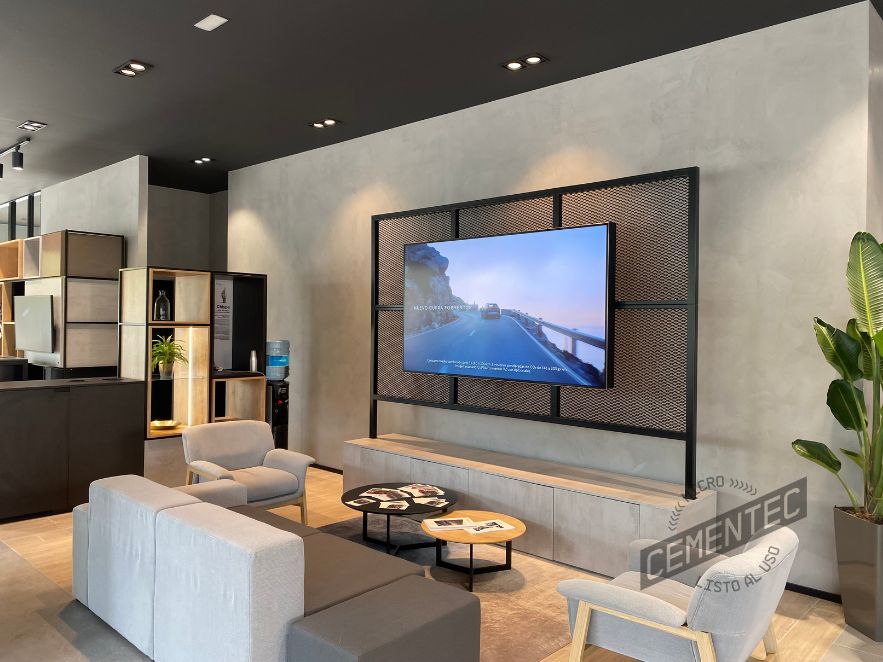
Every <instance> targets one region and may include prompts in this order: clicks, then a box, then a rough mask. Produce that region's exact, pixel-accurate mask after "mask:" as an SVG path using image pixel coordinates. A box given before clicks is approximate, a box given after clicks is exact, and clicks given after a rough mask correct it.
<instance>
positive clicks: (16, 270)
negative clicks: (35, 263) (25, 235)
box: [0, 239, 22, 280]
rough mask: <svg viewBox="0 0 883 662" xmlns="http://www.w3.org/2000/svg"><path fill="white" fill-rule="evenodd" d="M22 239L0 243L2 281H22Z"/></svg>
mask: <svg viewBox="0 0 883 662" xmlns="http://www.w3.org/2000/svg"><path fill="white" fill-rule="evenodd" d="M21 243H22V242H21V239H14V240H12V241H4V242H3V243H0V280H20V279H21V272H22V249H21Z"/></svg>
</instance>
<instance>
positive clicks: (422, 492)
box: [401, 483, 445, 497]
mask: <svg viewBox="0 0 883 662" xmlns="http://www.w3.org/2000/svg"><path fill="white" fill-rule="evenodd" d="M401 490H402V492H407V493H408V495H409V496H412V497H437V496H442V495H444V493H445V492H444V490H440V489H439V488H437V487H436V486H435V485H426V484H424V483H411V484H410V485H405V486H404V487H402V488H401Z"/></svg>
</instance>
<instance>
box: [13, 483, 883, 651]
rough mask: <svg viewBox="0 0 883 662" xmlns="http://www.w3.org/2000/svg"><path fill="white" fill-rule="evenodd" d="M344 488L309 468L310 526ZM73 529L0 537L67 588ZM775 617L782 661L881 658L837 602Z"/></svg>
mask: <svg viewBox="0 0 883 662" xmlns="http://www.w3.org/2000/svg"><path fill="white" fill-rule="evenodd" d="M342 490H343V480H342V477H341V476H340V475H338V474H335V473H332V472H329V471H323V470H320V469H315V468H312V467H311V468H310V470H309V474H308V477H307V499H308V507H309V524H310V525H311V526H315V527H321V526H325V525H326V524H332V523H334V522H338V521H342V520H345V519H349V518H351V517H352V516H353V512H352V511H351V510H350V509H349V508H347V507H346V506H344V505H343V504H342V503H341V502H340V494H341V493H342ZM275 512H278V513H279V514H281V515H284V516H286V517H289V518H291V519H294V520H298V519H299V511H298V509H297V508H296V507H294V506H286V507H284V508H279V509H277V510H276V511H275ZM71 535H72V531H71V515H70V514H69V513H68V514H64V515H53V516H50V517H43V518H39V519H31V520H23V521H19V522H11V523H7V524H2V525H0V542H3V543H4V544H6V545H7V546H8V547H10V548H11V549H12V550H13V551H15V552H16V553H17V554H18V555H19V556H21V557H22V558H24V559H25V560H26V561H28V562H29V563H30V564H31V565H33V566H34V567H35V568H36V569H37V570H39V571H40V572H42V573H43V574H44V575H46V576H47V577H48V578H49V579H50V580H52V581H53V582H55V583H56V584H58V585H59V586H60V587H62V588H63V589H65V590H67V591H68V592H70V591H71ZM773 623H774V627H775V631H776V635H777V636H778V639H779V644H780V651H781V655H780V660H782V661H788V662H812V661H816V660H822V659H823V658H824V660H825V662H835V661H836V662H839V661H841V660H843V661H846V660H879V661H880V662H883V646H879V647H878V646H877V645H874V644H868V643H867V642H864V641H862V640H860V639H859V638H857V637H856V636H855V635H854V634H852V633H851V632H850V631H849V630H847V631H846V632H844V626H843V611H842V609H841V608H840V605H836V604H833V603H830V602H826V601H823V600H819V599H817V598H811V597H808V596H805V595H800V594H797V593H791V592H786V593H785V595H784V597H783V598H782V602H781V603H780V605H779V609H778V610H777V613H776V616H775V619H774V621H773ZM856 642H858V643H856ZM568 654H569V651H568V649H567V648H565V649H563V650H561V651H559V652H558V653H556V654H554V655H552V656H550V657H548V658H546V660H545V661H544V662H565V661H566V660H567V656H568ZM755 655H756V657H757V659H763V656H762V654H761V653H760V649H758V651H756V652H755ZM626 659H628V658H624V657H622V656H619V655H616V654H614V653H610V652H607V651H593V652H592V653H591V654H590V655H588V656H586V660H589V661H591V662H613V661H614V660H615V661H620V660H626Z"/></svg>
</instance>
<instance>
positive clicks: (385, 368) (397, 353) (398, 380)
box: [377, 310, 448, 402]
mask: <svg viewBox="0 0 883 662" xmlns="http://www.w3.org/2000/svg"><path fill="white" fill-rule="evenodd" d="M402 352H403V340H402V311H400V310H381V311H378V313H377V395H383V396H386V397H390V398H406V399H409V400H425V401H427V402H447V401H448V378H447V377H443V376H441V375H424V374H420V373H413V372H405V371H404V370H402Z"/></svg>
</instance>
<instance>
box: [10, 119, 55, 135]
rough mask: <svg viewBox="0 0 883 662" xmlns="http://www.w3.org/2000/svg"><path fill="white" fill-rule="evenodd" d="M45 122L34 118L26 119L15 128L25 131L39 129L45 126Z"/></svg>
mask: <svg viewBox="0 0 883 662" xmlns="http://www.w3.org/2000/svg"><path fill="white" fill-rule="evenodd" d="M46 126H47V125H46V122H36V121H34V120H26V121H24V122H22V123H21V124H19V125H18V126H17V127H16V128H18V129H24V130H25V131H31V132H34V131H39V130H40V129H45V128H46Z"/></svg>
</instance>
